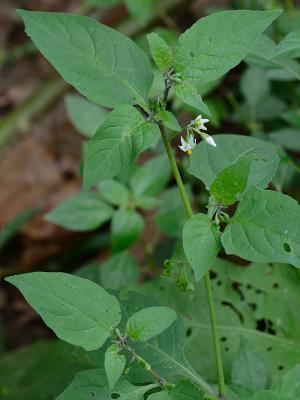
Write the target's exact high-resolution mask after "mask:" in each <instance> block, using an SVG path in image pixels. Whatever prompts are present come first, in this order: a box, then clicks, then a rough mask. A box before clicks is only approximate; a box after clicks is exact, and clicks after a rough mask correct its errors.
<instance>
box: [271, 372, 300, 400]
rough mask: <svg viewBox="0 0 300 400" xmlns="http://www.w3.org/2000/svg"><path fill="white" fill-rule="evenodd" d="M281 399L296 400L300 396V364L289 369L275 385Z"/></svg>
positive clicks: (274, 388)
mask: <svg viewBox="0 0 300 400" xmlns="http://www.w3.org/2000/svg"><path fill="white" fill-rule="evenodd" d="M273 390H274V391H275V392H276V393H278V395H279V398H280V399H284V400H296V399H299V396H300V364H298V365H296V366H295V367H294V368H293V369H292V370H290V371H288V372H287V373H286V374H285V375H284V376H283V377H282V378H281V379H280V380H279V381H278V382H277V383H276V384H275V385H274V387H273Z"/></svg>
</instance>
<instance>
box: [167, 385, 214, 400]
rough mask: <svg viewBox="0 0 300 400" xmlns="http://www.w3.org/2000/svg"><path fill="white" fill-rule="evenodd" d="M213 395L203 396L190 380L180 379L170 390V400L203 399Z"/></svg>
mask: <svg viewBox="0 0 300 400" xmlns="http://www.w3.org/2000/svg"><path fill="white" fill-rule="evenodd" d="M214 398H215V396H214V397H203V393H201V392H200V391H199V388H197V387H196V386H195V385H194V384H193V383H191V382H190V381H180V382H179V383H177V384H176V386H175V387H174V388H173V389H172V390H171V391H170V394H169V399H170V400H202V399H203V400H204V399H207V400H209V399H214Z"/></svg>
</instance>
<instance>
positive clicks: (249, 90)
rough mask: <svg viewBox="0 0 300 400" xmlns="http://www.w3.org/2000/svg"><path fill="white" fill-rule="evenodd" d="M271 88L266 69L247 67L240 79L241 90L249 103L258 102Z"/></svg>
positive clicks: (254, 103)
mask: <svg viewBox="0 0 300 400" xmlns="http://www.w3.org/2000/svg"><path fill="white" fill-rule="evenodd" d="M270 90H271V85H270V81H269V80H268V79H267V76H266V70H265V69H263V68H258V67H250V68H248V69H247V70H246V71H245V72H244V74H243V76H242V79H241V92H242V94H243V96H244V98H245V99H246V100H247V102H248V103H249V104H251V105H256V104H258V103H259V102H260V101H261V100H263V99H264V97H265V96H266V95H267V94H269V92H270Z"/></svg>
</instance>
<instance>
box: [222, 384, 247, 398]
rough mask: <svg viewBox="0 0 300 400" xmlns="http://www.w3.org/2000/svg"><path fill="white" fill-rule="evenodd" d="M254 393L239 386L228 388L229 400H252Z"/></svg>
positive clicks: (227, 396) (227, 395)
mask: <svg viewBox="0 0 300 400" xmlns="http://www.w3.org/2000/svg"><path fill="white" fill-rule="evenodd" d="M252 396H253V392H252V391H250V390H248V389H246V388H243V387H239V386H232V385H230V386H227V387H226V398H228V400H252Z"/></svg>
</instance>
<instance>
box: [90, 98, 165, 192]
mask: <svg viewBox="0 0 300 400" xmlns="http://www.w3.org/2000/svg"><path fill="white" fill-rule="evenodd" d="M158 136H159V129H158V127H157V125H156V124H153V123H151V122H147V121H145V119H144V118H143V117H142V115H141V114H140V113H139V112H138V111H137V110H136V109H135V108H134V107H132V106H127V105H123V106H120V107H117V108H116V109H115V110H114V111H112V112H111V113H109V115H108V117H107V118H106V120H105V121H104V122H103V124H102V125H101V126H100V128H99V129H98V130H97V132H96V134H95V136H94V137H93V138H92V139H91V140H90V142H89V143H88V147H87V152H86V155H85V157H86V159H85V163H84V173H83V178H84V185H85V187H87V188H89V187H91V186H92V185H94V184H96V183H98V182H100V181H103V180H106V179H110V178H113V177H114V176H116V175H118V174H119V173H120V172H121V171H122V169H124V168H126V167H128V166H129V165H130V164H131V163H132V162H133V161H134V160H135V159H136V157H137V156H138V155H139V153H140V152H141V151H143V150H145V149H147V148H148V147H150V146H151V145H152V144H154V143H155V142H156V141H157V138H158Z"/></svg>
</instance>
